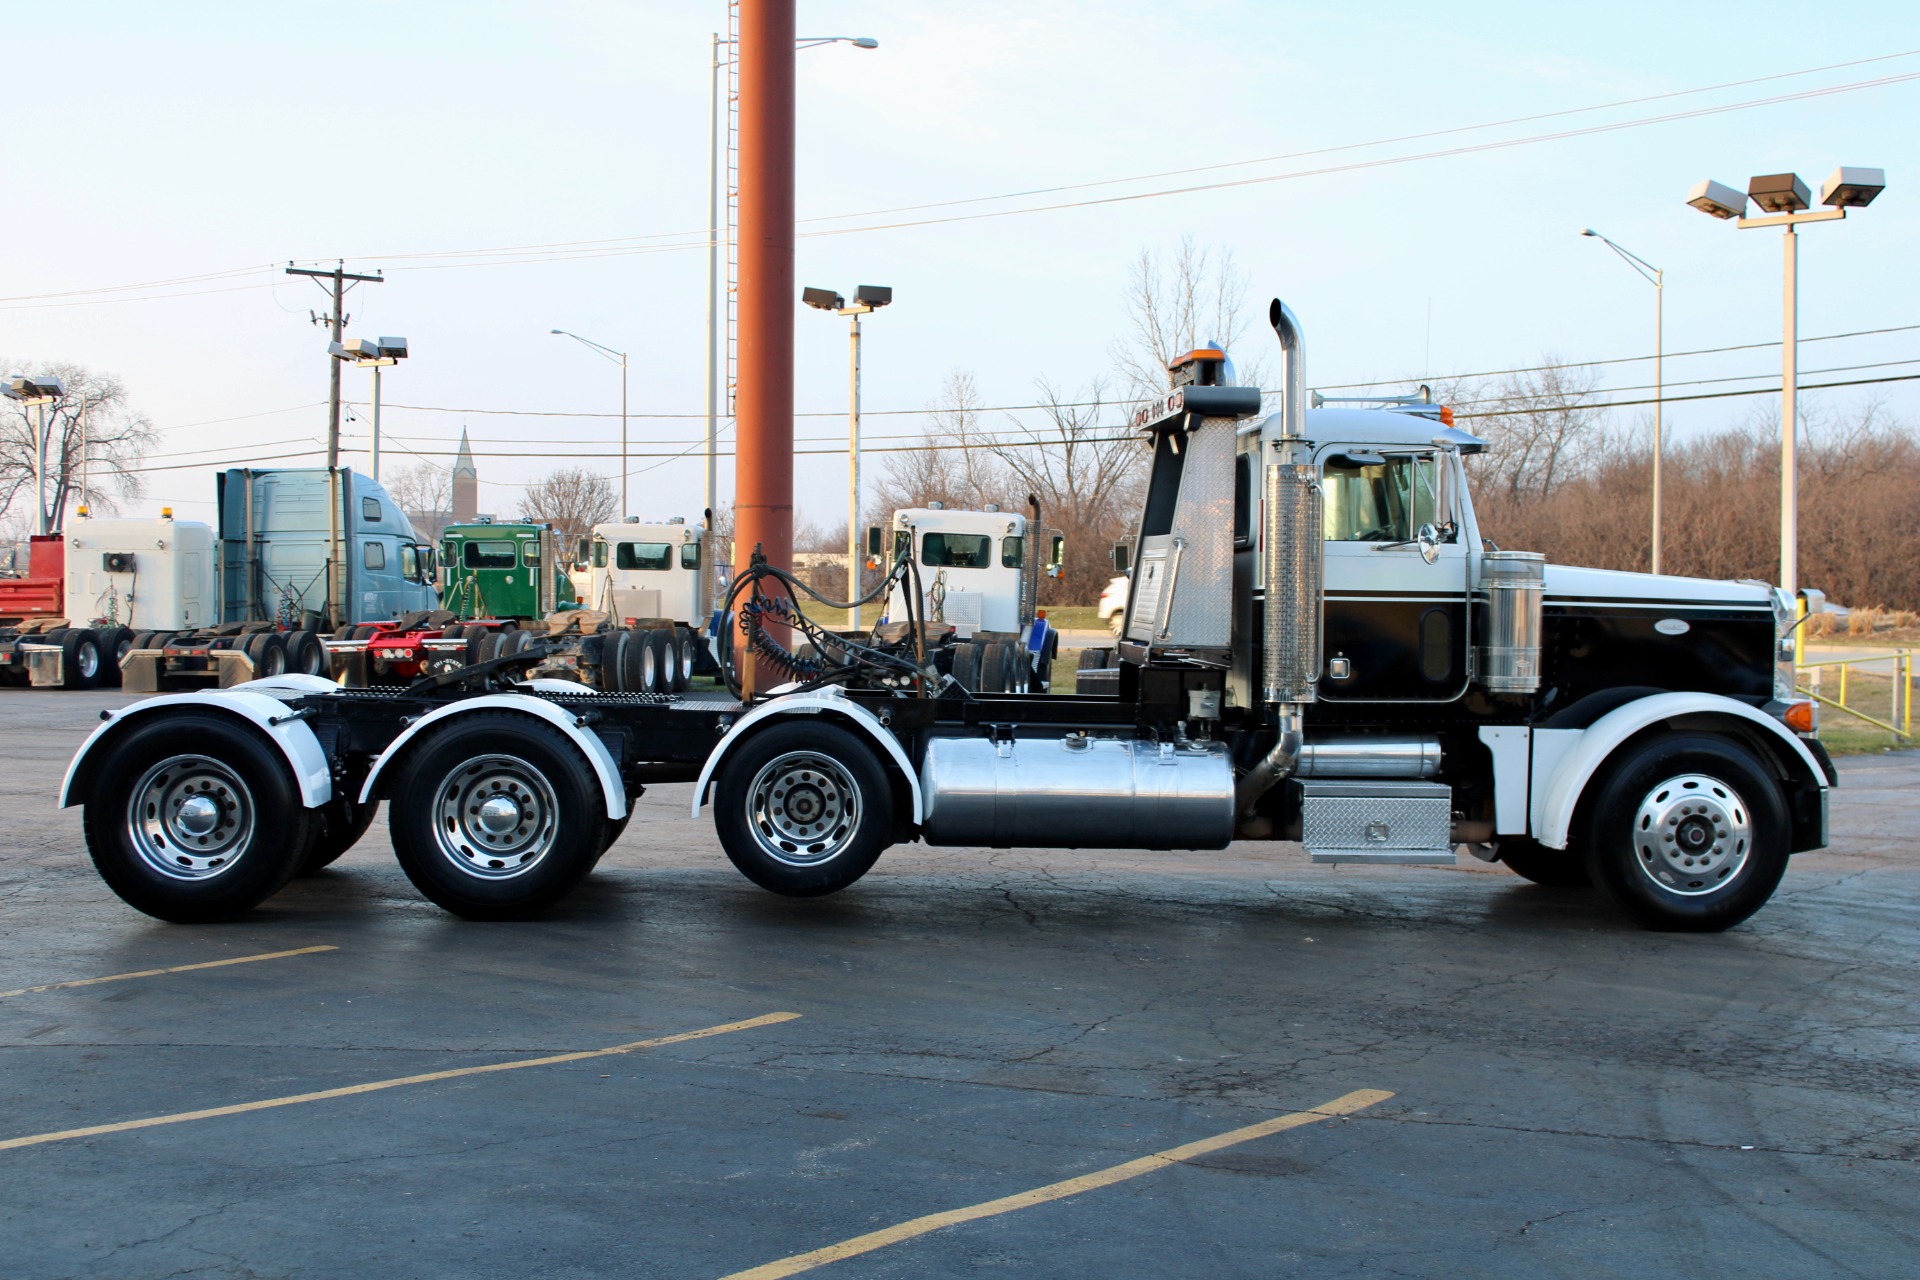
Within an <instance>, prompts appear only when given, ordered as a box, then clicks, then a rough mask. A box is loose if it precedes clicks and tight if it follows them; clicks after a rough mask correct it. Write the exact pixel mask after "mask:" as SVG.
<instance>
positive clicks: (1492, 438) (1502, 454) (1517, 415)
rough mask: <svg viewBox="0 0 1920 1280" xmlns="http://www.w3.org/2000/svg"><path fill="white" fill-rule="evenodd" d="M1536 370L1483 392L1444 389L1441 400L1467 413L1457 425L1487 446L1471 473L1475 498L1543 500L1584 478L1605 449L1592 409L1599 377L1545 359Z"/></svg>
mask: <svg viewBox="0 0 1920 1280" xmlns="http://www.w3.org/2000/svg"><path fill="white" fill-rule="evenodd" d="M1541 366H1542V367H1541V368H1539V369H1535V370H1529V371H1526V372H1522V373H1513V374H1509V375H1507V376H1506V377H1505V378H1503V379H1501V380H1500V382H1498V383H1496V384H1494V385H1493V386H1492V387H1491V388H1487V389H1475V388H1472V387H1468V386H1456V387H1448V388H1443V391H1444V392H1445V393H1447V398H1448V400H1450V401H1451V402H1452V403H1454V404H1456V405H1459V406H1460V407H1461V408H1463V409H1467V410H1468V411H1469V412H1471V413H1472V414H1473V417H1472V418H1471V419H1470V420H1468V421H1465V422H1463V423H1462V425H1463V426H1465V427H1467V428H1469V429H1470V430H1472V432H1473V433H1474V434H1475V435H1477V436H1479V437H1481V438H1482V439H1484V440H1485V441H1486V442H1487V456H1486V457H1485V458H1484V459H1483V460H1482V461H1481V463H1480V465H1479V466H1478V467H1476V469H1475V472H1474V493H1475V497H1476V498H1480V497H1482V496H1486V497H1489V498H1492V497H1495V496H1496V495H1497V497H1499V498H1504V499H1506V500H1508V501H1515V502H1526V501H1532V500H1536V499H1541V498H1550V497H1552V496H1553V494H1554V491H1555V490H1556V489H1558V488H1559V487H1560V486H1561V485H1564V484H1566V483H1567V482H1569V481H1571V480H1576V479H1578V478H1579V477H1580V476H1582V475H1583V474H1585V473H1586V471H1587V469H1588V468H1589V467H1590V466H1591V465H1592V464H1593V462H1594V461H1595V456H1596V454H1597V453H1598V452H1600V448H1599V446H1603V445H1604V444H1605V433H1604V432H1603V431H1602V429H1601V412H1602V406H1600V405H1598V404H1595V403H1594V392H1595V390H1596V389H1597V388H1598V386H1599V384H1600V375H1599V374H1598V373H1596V372H1595V371H1594V370H1593V369H1592V368H1591V367H1590V366H1579V365H1571V364H1568V363H1566V362H1564V361H1562V360H1560V359H1558V358H1557V357H1555V356H1553V355H1551V354H1548V355H1547V356H1545V357H1544V358H1543V359H1542V360H1541ZM1444 402H1447V401H1445V400H1443V403H1444ZM1481 415H1485V416H1481Z"/></svg>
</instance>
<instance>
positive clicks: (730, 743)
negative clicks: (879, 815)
mask: <svg viewBox="0 0 1920 1280" xmlns="http://www.w3.org/2000/svg"><path fill="white" fill-rule="evenodd" d="M820 715H824V716H831V717H832V718H834V719H836V720H839V721H841V722H842V723H844V724H848V725H851V726H852V727H853V728H854V729H856V730H857V731H859V732H860V733H862V734H864V735H865V736H867V737H868V738H871V739H872V740H873V743H874V745H875V746H877V747H879V748H880V750H881V751H882V752H883V753H884V754H885V755H886V757H887V759H889V760H891V761H892V762H893V763H894V765H895V766H896V767H897V768H898V769H899V770H900V773H901V775H902V776H903V777H904V778H905V779H906V783H907V793H908V796H909V797H910V798H911V802H912V805H913V821H914V823H915V825H918V824H919V822H920V821H921V819H922V817H923V816H924V813H923V809H922V804H921V799H920V773H919V770H917V769H915V768H914V767H913V763H912V761H910V760H908V759H907V753H906V750H905V749H904V748H902V747H901V745H900V740H899V739H898V738H896V737H894V736H893V734H892V732H891V731H890V730H888V728H887V726H886V724H885V723H884V722H883V721H882V720H881V719H880V717H878V716H876V715H874V714H873V712H871V711H869V710H867V709H866V708H865V707H863V706H861V705H860V704H859V703H857V702H855V701H853V700H852V699H851V698H849V697H847V696H846V695H845V694H843V693H841V692H840V691H839V690H838V689H817V690H815V691H813V692H812V693H791V694H787V695H786V696H784V697H779V698H775V699H773V700H772V701H770V702H766V703H762V704H761V705H760V706H758V707H756V708H754V709H753V710H752V711H750V712H748V713H747V714H746V715H744V716H742V717H740V719H739V720H737V721H735V722H734V725H733V728H731V729H729V730H728V731H727V736H726V737H724V738H722V739H720V745H719V746H717V747H715V748H714V749H713V754H712V755H710V756H708V757H707V763H706V764H705V765H704V766H703V767H702V768H701V770H700V780H699V781H698V782H696V783H695V784H694V786H693V816H694V817H696V818H697V817H699V816H700V810H701V809H702V808H704V807H705V806H706V803H707V787H708V785H709V784H710V783H711V782H712V781H713V775H714V771H715V770H717V769H718V768H719V767H720V762H721V761H722V760H723V759H725V758H726V755H727V752H729V751H731V750H732V749H733V748H734V747H735V746H736V745H738V744H739V742H740V740H741V739H742V738H744V737H746V736H747V735H748V734H750V733H752V732H753V731H754V730H755V729H756V728H757V727H758V726H761V725H764V724H766V723H767V722H768V721H769V720H779V719H785V718H788V717H791V716H820Z"/></svg>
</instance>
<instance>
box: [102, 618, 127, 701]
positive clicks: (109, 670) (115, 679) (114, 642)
mask: <svg viewBox="0 0 1920 1280" xmlns="http://www.w3.org/2000/svg"><path fill="white" fill-rule="evenodd" d="M101 634H102V635H103V636H105V637H106V641H105V645H104V647H103V649H102V652H103V653H104V654H105V655H106V659H107V665H106V670H105V672H104V673H103V680H102V682H103V683H104V684H106V685H108V686H109V687H111V688H115V689H118V688H119V687H120V662H121V659H123V658H125V657H126V656H127V655H128V654H129V653H132V652H133V632H132V631H131V630H130V629H129V628H126V627H108V628H107V629H106V630H105V631H103V632H101Z"/></svg>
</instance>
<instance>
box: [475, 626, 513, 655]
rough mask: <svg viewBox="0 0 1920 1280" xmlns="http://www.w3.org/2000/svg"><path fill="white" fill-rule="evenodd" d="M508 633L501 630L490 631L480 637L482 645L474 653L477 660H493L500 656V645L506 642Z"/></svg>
mask: <svg viewBox="0 0 1920 1280" xmlns="http://www.w3.org/2000/svg"><path fill="white" fill-rule="evenodd" d="M506 638H507V637H506V635H505V634H504V633H503V632H499V631H489V632H488V633H487V634H486V635H484V636H481V637H480V647H479V649H478V651H477V652H476V653H475V654H474V661H475V662H492V661H493V660H494V659H495V658H497V657H499V656H500V646H501V645H502V644H503V643H505V641H506Z"/></svg>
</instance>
